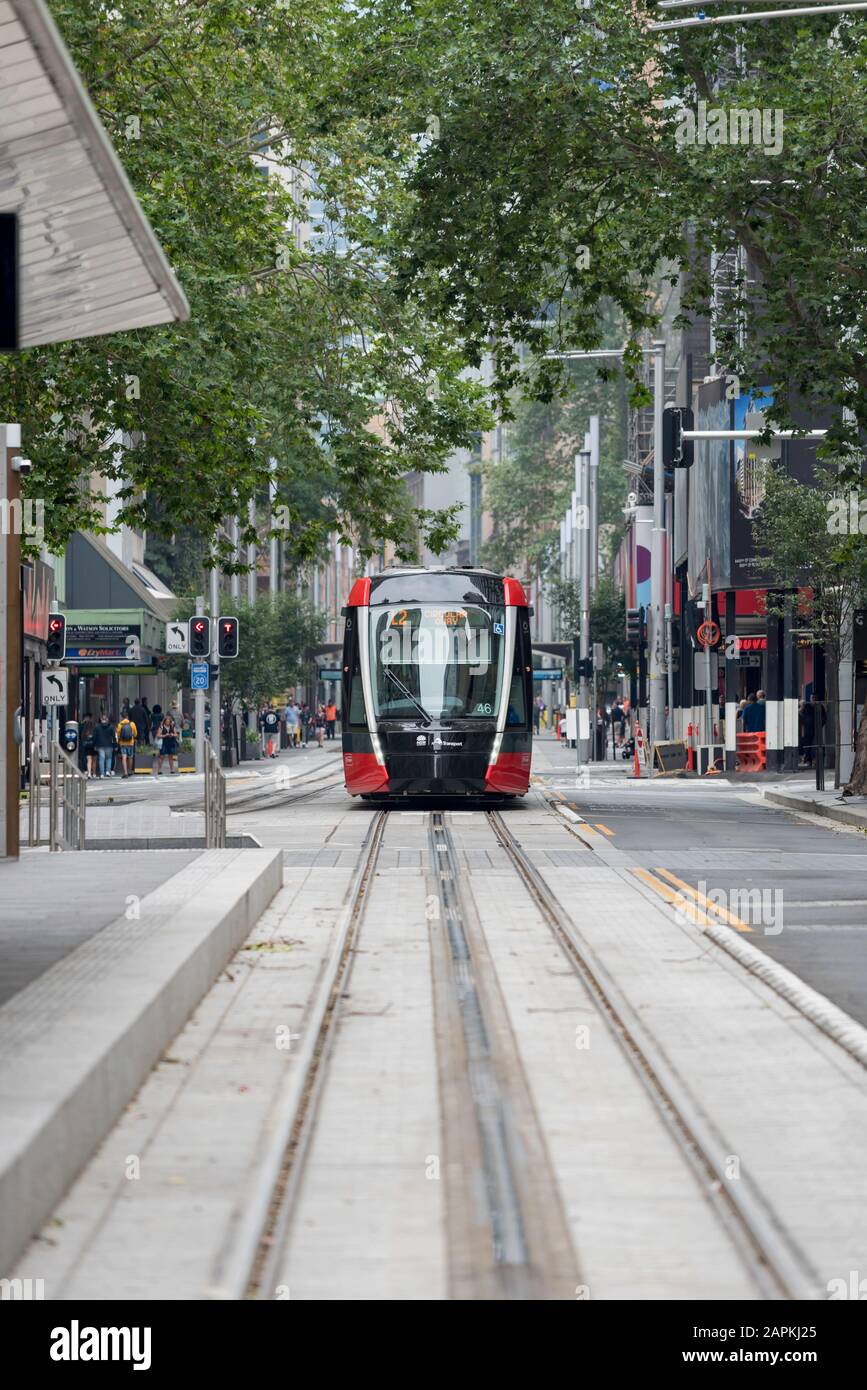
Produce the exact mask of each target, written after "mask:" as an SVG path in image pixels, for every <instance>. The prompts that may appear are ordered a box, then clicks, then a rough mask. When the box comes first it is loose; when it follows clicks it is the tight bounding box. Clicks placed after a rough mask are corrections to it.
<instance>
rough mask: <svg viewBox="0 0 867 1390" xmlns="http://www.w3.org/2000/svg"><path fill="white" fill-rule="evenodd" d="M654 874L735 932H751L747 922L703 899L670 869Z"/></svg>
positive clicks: (708, 899) (710, 900)
mask: <svg viewBox="0 0 867 1390" xmlns="http://www.w3.org/2000/svg"><path fill="white" fill-rule="evenodd" d="M656 872H657V873H658V874H660V875H661V876H662V877H663V878H667V879H668V881H669V883H674V884H675V885H676V886H677V887H678V888H679V889H680V891H681V892H682V893H688V894H689V896H690V897H691V898H694V899H695V901H696V902H697V903H701V905H702V907H703V908H704V909H705V911H706V912H711V913H713V914H714V915H715V916H717V917H721V918H722V920H723V921H724V922H727V923H728V925H729V926H730V927H734V928H735V930H736V931H752V927H751V926H750V925H749V923H748V922H745V921H743V919H742V918H741V917H736V916H735V915H734V913H733V912H729V910H728V908H726V907H722V906H720V904H719V903H715V902H714V901H713V899H712V898H707V897H705V895H704V893H699V891H698V889H697V888H692V887H691V886H690V885H689V884H688V883H684V881H683V879H682V878H678V877H677V874H673V873H672V872H671V871H670V869H657V870H656Z"/></svg>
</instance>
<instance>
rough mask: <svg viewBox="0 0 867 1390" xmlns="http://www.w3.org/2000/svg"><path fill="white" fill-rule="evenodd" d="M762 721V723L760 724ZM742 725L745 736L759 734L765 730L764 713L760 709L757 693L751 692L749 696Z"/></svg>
mask: <svg viewBox="0 0 867 1390" xmlns="http://www.w3.org/2000/svg"><path fill="white" fill-rule="evenodd" d="M759 721H761V723H760V722H759ZM741 724H742V726H743V731H744V733H745V734H757V733H760V732H761V730H762V729H763V728H764V724H765V721H764V713H763V710H761V709H759V705H758V701H757V699H756V692H755V691H754V690H751V691H750V692H749V694H748V695H747V703H746V705H745V706H744V712H743V714H742V716H741Z"/></svg>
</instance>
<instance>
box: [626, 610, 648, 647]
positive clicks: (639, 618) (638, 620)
mask: <svg viewBox="0 0 867 1390" xmlns="http://www.w3.org/2000/svg"><path fill="white" fill-rule="evenodd" d="M643 628H644V610H643V609H642V608H627V610H626V640H627V642H628V643H629V645H630V647H638V646H640V644H641V636H642V631H643Z"/></svg>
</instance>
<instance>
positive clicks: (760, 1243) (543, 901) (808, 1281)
mask: <svg viewBox="0 0 867 1390" xmlns="http://www.w3.org/2000/svg"><path fill="white" fill-rule="evenodd" d="M486 815H487V818H488V821H489V823H490V825H491V828H492V830H493V832H494V834H495V835H496V837H497V839H498V841H499V843H500V844H501V846H502V847H503V849H504V850H505V852H506V854H507V856H508V858H509V859H510V861H511V863H512V865H513V866H514V868H515V869H516V871H517V873H518V875H519V877H520V878H521V880H522V881H523V883H524V886H525V887H526V889H527V891H528V893H529V894H530V896H531V898H532V899H533V901H534V902H535V904H536V906H537V908H538V909H539V911H540V913H541V914H542V917H543V918H544V920H545V921H546V922H547V924H548V926H549V927H550V929H551V931H552V932H553V934H554V936H555V938H556V939H557V941H558V942H559V944H560V945H561V947H562V948H563V950H564V952H565V954H566V957H567V959H568V960H569V961H570V963H571V964H572V966H573V968H574V970H575V972H576V974H577V975H578V976H579V978H580V979H581V980H582V981H583V983H584V985H585V987H586V988H587V990H588V992H589V994H590V996H591V998H593V999H594V1000H595V1001H596V1003H597V1005H598V1007H599V1010H600V1013H601V1014H602V1017H603V1018H604V1020H605V1022H606V1023H607V1025H608V1027H609V1029H610V1031H611V1033H612V1035H613V1037H614V1038H615V1040H616V1041H617V1043H618V1044H619V1046H620V1048H621V1050H622V1052H623V1053H624V1055H625V1057H626V1058H627V1060H628V1061H629V1062H630V1064H631V1066H632V1068H633V1070H634V1071H635V1073H636V1074H637V1075H638V1077H639V1078H640V1080H641V1081H642V1083H643V1084H644V1086H645V1089H646V1090H647V1092H648V1094H649V1095H650V1097H651V1099H652V1100H653V1102H654V1105H655V1108H656V1110H657V1112H658V1114H659V1115H660V1116H661V1117H662V1119H663V1121H664V1122H665V1124H666V1127H667V1129H668V1131H669V1133H670V1134H671V1135H672V1136H673V1138H674V1139H675V1141H676V1143H677V1144H678V1147H679V1148H680V1150H681V1152H682V1153H683V1155H684V1157H685V1158H686V1160H687V1162H688V1165H689V1167H690V1168H691V1170H692V1172H693V1174H694V1176H695V1178H696V1180H697V1182H698V1184H699V1187H700V1188H701V1190H702V1192H703V1194H704V1196H705V1197H706V1198H707V1200H708V1201H709V1202H710V1204H711V1206H712V1207H713V1209H714V1211H715V1212H716V1214H717V1216H718V1217H719V1219H720V1221H721V1222H722V1224H723V1226H724V1228H725V1230H726V1232H727V1234H728V1235H729V1237H730V1238H731V1239H732V1241H733V1243H734V1245H735V1247H736V1249H737V1250H738V1253H739V1255H740V1257H741V1259H742V1261H743V1262H744V1264H745V1265H746V1267H747V1269H748V1270H749V1272H750V1273H751V1275H752V1277H753V1278H754V1280H755V1282H756V1284H757V1287H758V1288H759V1290H760V1291H761V1293H762V1295H763V1296H764V1297H765V1298H767V1299H794V1300H813V1299H818V1298H820V1297H821V1296H822V1295H821V1293H820V1289H821V1279H820V1276H819V1274H818V1272H817V1271H815V1270H814V1269H812V1267H811V1266H810V1264H809V1262H808V1260H807V1258H806V1256H805V1255H804V1254H803V1252H802V1251H800V1250H799V1249H798V1248H797V1246H796V1245H795V1244H794V1242H793V1241H792V1240H791V1238H790V1237H789V1235H788V1234H787V1233H786V1231H785V1230H784V1228H783V1227H782V1225H781V1223H780V1222H779V1220H778V1219H777V1217H776V1215H775V1213H774V1212H773V1211H772V1210H771V1209H770V1208H769V1206H768V1205H767V1203H766V1201H765V1199H764V1198H763V1196H762V1194H761V1193H760V1192H758V1191H754V1190H753V1189H752V1187H751V1185H750V1183H749V1180H748V1179H747V1178H745V1177H742V1178H741V1179H740V1181H739V1182H738V1183H737V1184H734V1183H732V1182H730V1181H729V1180H728V1178H727V1176H726V1173H725V1168H724V1162H723V1156H724V1155H725V1154H726V1153H727V1152H729V1150H728V1149H726V1146H725V1143H724V1141H723V1139H722V1137H721V1136H718V1135H717V1134H716V1133H715V1131H714V1128H713V1126H712V1124H711V1122H710V1121H709V1120H708V1119H707V1118H706V1117H705V1116H704V1115H703V1113H702V1111H701V1108H700V1106H699V1104H698V1103H697V1101H696V1100H695V1098H694V1096H693V1095H692V1094H691V1093H690V1091H689V1089H688V1088H687V1086H686V1085H685V1084H684V1082H683V1081H682V1080H681V1079H680V1077H679V1076H678V1075H677V1074H676V1072H675V1070H674V1069H673V1067H672V1066H671V1064H670V1063H669V1062H668V1060H667V1058H666V1057H665V1056H664V1054H663V1053H662V1051H661V1050H660V1049H659V1047H658V1046H657V1045H656V1043H655V1042H654V1040H653V1038H652V1037H651V1036H650V1034H649V1033H648V1032H647V1029H646V1027H645V1025H644V1023H643V1022H642V1020H641V1019H640V1018H639V1017H638V1015H637V1013H636V1011H635V1010H634V1009H633V1008H632V1006H631V1004H630V1003H629V1001H628V1000H627V999H626V997H625V995H624V994H623V992H622V991H621V990H620V988H619V986H618V985H616V984H615V982H614V981H613V980H612V978H611V976H610V975H609V973H608V971H607V970H606V969H605V967H604V966H603V965H602V963H601V961H599V960H598V959H597V957H596V955H595V952H594V951H593V950H592V948H591V947H590V946H589V945H588V943H587V942H586V941H585V940H584V939H583V937H582V936H581V933H580V930H579V928H578V927H577V926H576V924H575V922H574V921H573V919H572V917H571V916H570V914H569V913H568V912H566V910H565V909H564V908H563V906H562V904H561V903H560V902H559V900H558V898H557V896H556V894H555V893H554V892H553V890H552V889H551V888H550V887H549V886H548V884H547V883H546V882H545V880H544V878H543V876H542V875H541V874H540V873H539V870H538V869H537V868H536V866H535V865H534V864H533V863H532V861H531V859H530V858H529V856H528V855H527V853H526V852H525V851H524V850H523V849H522V847H521V845H520V843H519V841H518V840H517V839H516V838H515V836H514V835H513V834H512V832H511V831H510V830H509V828H508V827H507V825H506V823H505V821H504V820H503V817H502V816H501V815H500V813H499V812H497V811H488V812H486Z"/></svg>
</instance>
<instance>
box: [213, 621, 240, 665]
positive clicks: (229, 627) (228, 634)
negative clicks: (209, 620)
mask: <svg viewBox="0 0 867 1390" xmlns="http://www.w3.org/2000/svg"><path fill="white" fill-rule="evenodd" d="M217 647H218V650H219V653H220V660H221V661H225V660H226V658H227V657H230V656H237V655H238V619H237V618H221V619H220V627H219V634H218V637H217Z"/></svg>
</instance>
